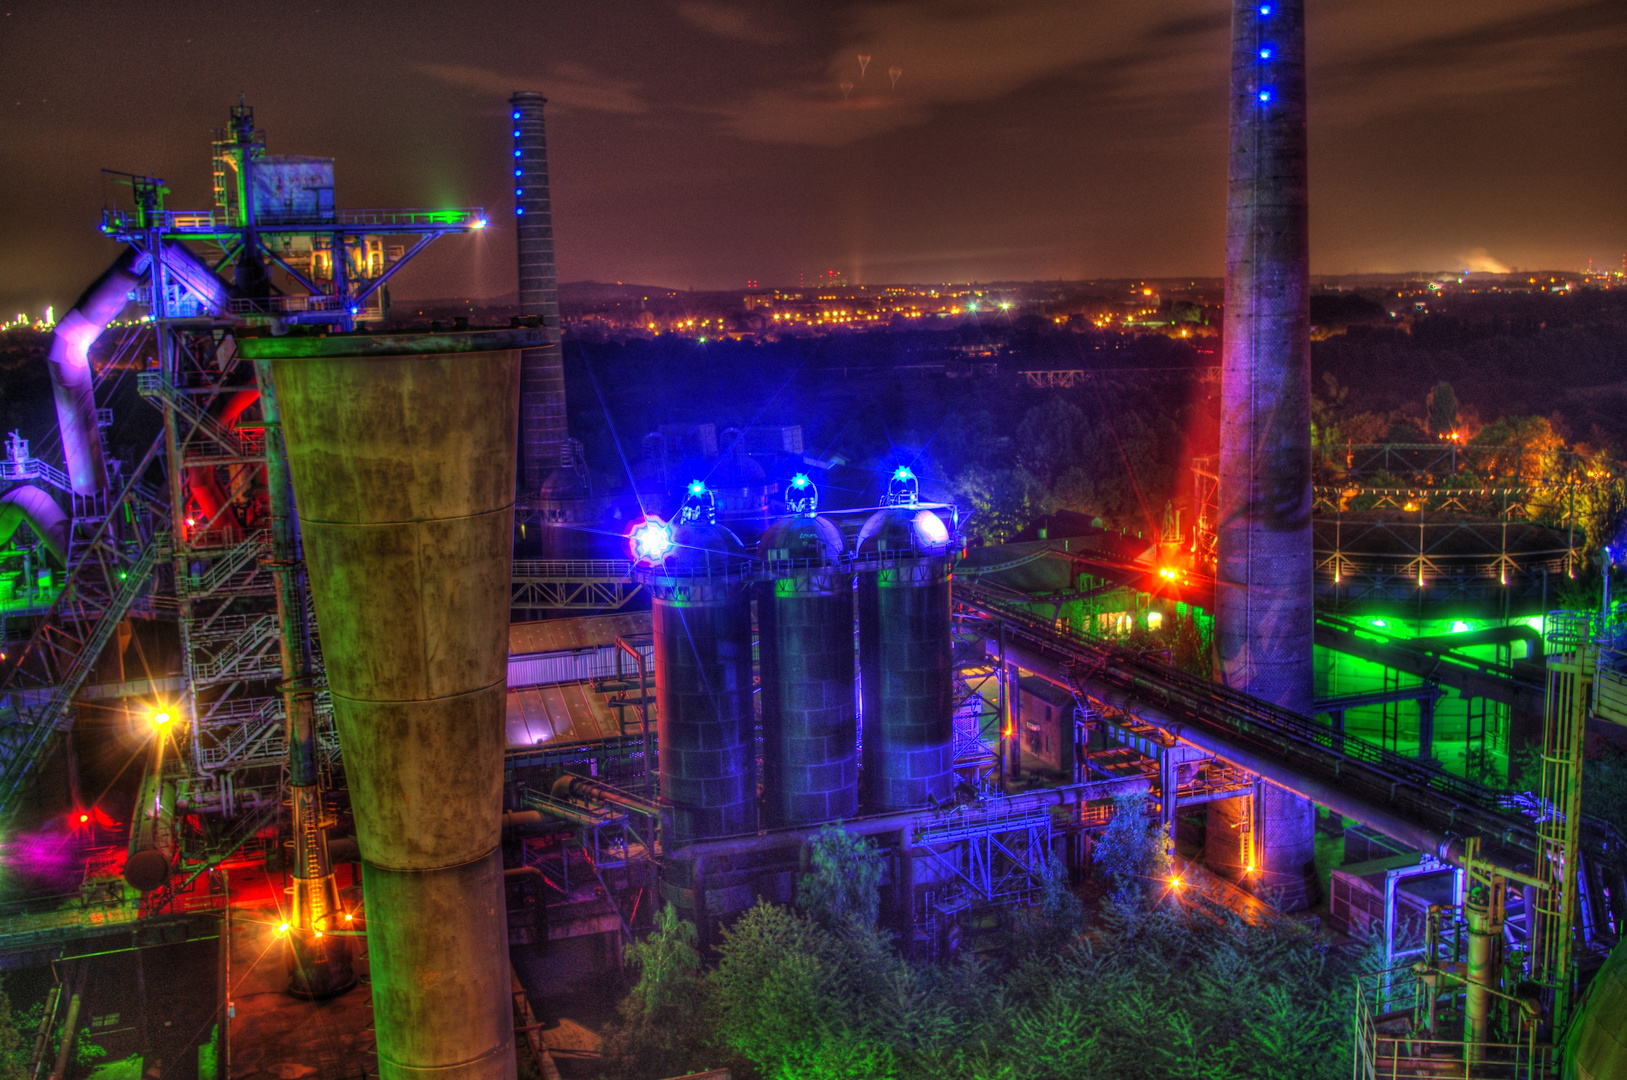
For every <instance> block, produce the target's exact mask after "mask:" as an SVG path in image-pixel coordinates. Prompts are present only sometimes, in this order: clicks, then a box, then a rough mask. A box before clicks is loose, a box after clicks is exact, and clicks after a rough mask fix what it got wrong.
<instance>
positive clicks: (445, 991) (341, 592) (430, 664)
mask: <svg viewBox="0 0 1627 1080" xmlns="http://www.w3.org/2000/svg"><path fill="white" fill-rule="evenodd" d="M539 338H540V334H539V333H538V331H536V330H533V329H517V330H488V331H471V332H459V333H445V334H439V333H437V334H404V335H359V334H346V335H342V336H340V335H335V336H332V337H317V336H311V337H301V336H288V337H276V338H245V339H243V341H242V343H241V345H240V349H241V351H242V352H243V353H244V354H245V355H246V356H247V358H249V359H251V360H269V361H271V366H272V371H273V375H274V382H275V386H276V392H277V397H278V403H279V405H280V406H281V413H282V431H283V436H284V439H285V441H286V445H287V452H288V463H289V470H290V473H291V475H292V480H293V487H294V495H295V504H296V507H297V511H298V514H299V521H300V532H301V535H302V537H303V540H304V548H305V556H306V560H307V564H308V571H309V575H310V582H311V594H312V598H313V600H314V601H315V605H316V614H317V619H318V622H319V624H320V626H321V630H322V646H323V654H324V657H325V660H326V665H327V675H328V686H329V688H330V690H331V692H332V695H333V706H334V714H335V718H336V720H337V722H338V727H339V737H340V742H341V746H342V747H343V750H344V756H345V766H346V775H347V777H348V780H349V785H350V793H351V805H352V809H353V810H354V813H355V816H356V828H357V834H358V841H359V844H360V848H361V856H362V874H363V885H364V890H365V895H366V914H367V947H368V955H369V959H370V961H371V968H372V991H373V1010H374V1019H375V1024H376V1028H377V1035H378V1055H379V1070H380V1077H381V1078H382V1080H404V1078H407V1077H412V1078H414V1080H425V1078H429V1077H445V1078H448V1080H452V1078H456V1080H512V1078H513V1076H514V1068H515V1058H514V1048H513V1021H512V1018H511V1010H510V998H509V993H510V987H509V970H508V951H507V945H508V940H507V926H506V918H505V911H504V902H503V864H502V855H501V852H500V850H499V847H498V835H499V831H500V824H501V815H502V781H503V750H504V745H505V739H504V732H503V712H504V699H505V692H506V685H505V684H506V681H507V680H506V674H507V670H506V660H507V651H508V604H509V589H510V576H511V573H512V538H513V520H514V518H513V514H514V461H515V444H516V431H517V427H518V423H517V421H518V416H517V409H516V404H517V402H518V400H519V377H520V351H519V350H520V349H522V348H529V347H532V346H534V345H535V344H536V343H537V342H538V339H539Z"/></svg>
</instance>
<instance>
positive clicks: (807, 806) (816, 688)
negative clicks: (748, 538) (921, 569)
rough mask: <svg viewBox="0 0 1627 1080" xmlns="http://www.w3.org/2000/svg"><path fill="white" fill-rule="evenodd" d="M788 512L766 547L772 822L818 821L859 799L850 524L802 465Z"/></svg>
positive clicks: (767, 793) (760, 606)
mask: <svg viewBox="0 0 1627 1080" xmlns="http://www.w3.org/2000/svg"><path fill="white" fill-rule="evenodd" d="M786 505H787V509H788V510H790V511H791V513H790V514H788V515H787V516H785V517H782V518H779V519H778V520H776V521H774V522H772V523H771V524H770V525H769V527H768V529H767V531H766V532H765V533H764V534H763V539H762V541H761V543H760V545H759V547H758V552H759V554H760V555H761V557H762V560H763V565H764V568H765V571H766V577H765V579H764V580H763V581H761V582H760V583H759V584H758V586H757V589H758V591H757V628H758V653H759V657H760V662H761V670H762V678H763V683H762V685H763V824H764V825H766V826H769V827H771V828H772V827H777V826H782V825H811V824H816V823H818V822H822V821H831V820H834V819H836V818H846V817H852V816H853V814H854V813H855V812H857V810H858V806H859V786H858V785H859V763H858V738H857V736H858V731H857V727H856V724H857V721H856V718H855V713H854V697H853V692H854V688H853V659H854V658H853V578H852V575H851V574H850V573H849V572H848V570H847V569H846V568H845V567H843V566H842V565H841V557H842V548H843V546H844V545H843V541H842V533H841V530H840V529H838V528H837V527H836V526H835V525H834V524H832V523H831V522H830V521H829V520H828V519H826V518H822V517H818V516H817V515H816V514H815V513H814V512H815V511H816V510H817V509H818V506H819V504H818V489H817V488H816V487H815V486H814V484H813V482H812V481H811V480H809V479H808V477H806V476H804V475H802V474H800V473H799V474H798V475H797V476H796V477H795V478H794V479H793V480H792V481H791V486H790V488H789V490H788V491H787V493H786Z"/></svg>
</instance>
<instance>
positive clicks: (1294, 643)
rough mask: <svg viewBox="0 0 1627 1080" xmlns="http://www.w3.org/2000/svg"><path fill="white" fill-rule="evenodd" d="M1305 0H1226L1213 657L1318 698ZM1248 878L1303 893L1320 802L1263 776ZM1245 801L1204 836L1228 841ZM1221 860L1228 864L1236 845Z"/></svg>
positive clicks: (1246, 680) (1299, 704)
mask: <svg viewBox="0 0 1627 1080" xmlns="http://www.w3.org/2000/svg"><path fill="white" fill-rule="evenodd" d="M1306 221H1307V169H1306V154H1305V5H1304V0H1233V4H1232V77H1231V152H1230V165H1229V170H1228V179H1227V215H1226V319H1225V340H1224V346H1223V348H1224V355H1223V358H1222V362H1221V364H1222V366H1221V372H1222V374H1221V379H1222V382H1221V398H1222V411H1221V427H1220V523H1219V529H1218V537H1217V540H1218V545H1219V551H1218V563H1217V567H1218V568H1217V572H1216V584H1215V593H1216V595H1215V602H1216V616H1215V653H1216V657H1215V662H1216V668H1217V676H1218V677H1219V678H1220V680H1221V681H1222V682H1224V683H1225V684H1226V685H1228V686H1232V687H1236V688H1238V689H1240V690H1244V691H1246V692H1248V693H1250V694H1253V695H1254V696H1256V697H1259V698H1262V699H1264V700H1266V701H1269V702H1271V703H1273V704H1276V705H1280V706H1282V707H1284V708H1287V709H1292V710H1294V711H1295V712H1299V713H1309V712H1310V711H1311V707H1312V700H1313V677H1312V651H1311V642H1312V633H1313V622H1314V613H1313V610H1312V581H1311V445H1310V440H1311V414H1310V399H1311V388H1310V382H1311V341H1310V307H1309V304H1310V301H1309V284H1310V282H1309V241H1308V233H1307V227H1306ZM1260 803H1261V805H1260V806H1259V813H1258V822H1257V824H1256V826H1255V827H1256V828H1258V830H1259V837H1260V851H1259V853H1258V857H1259V859H1260V863H1259V865H1258V866H1257V868H1256V869H1257V871H1258V877H1257V879H1256V881H1255V884H1256V887H1257V888H1258V889H1259V890H1260V891H1261V893H1262V894H1263V895H1275V896H1278V897H1280V901H1281V903H1282V905H1283V907H1284V908H1285V909H1287V910H1296V909H1298V908H1303V907H1306V906H1308V904H1309V903H1310V902H1311V890H1312V888H1313V886H1312V885H1311V884H1310V881H1311V879H1310V872H1311V870H1310V868H1311V864H1312V860H1313V858H1314V855H1315V820H1316V819H1315V808H1314V807H1313V806H1312V804H1311V803H1310V802H1309V801H1307V800H1305V799H1302V798H1300V797H1298V796H1297V795H1293V794H1291V793H1290V792H1288V791H1286V790H1284V789H1282V788H1279V787H1276V786H1275V785H1271V784H1267V785H1265V791H1264V795H1263V797H1262V798H1261V799H1260ZM1242 816H1243V815H1242V813H1241V812H1240V807H1237V806H1230V807H1229V806H1227V805H1226V804H1218V805H1216V806H1215V808H1214V809H1213V810H1212V811H1211V813H1210V829H1209V833H1210V835H1211V836H1214V837H1216V838H1217V840H1216V842H1217V844H1219V845H1220V846H1221V847H1223V848H1230V847H1235V846H1237V840H1236V839H1233V838H1235V837H1236V836H1237V835H1238V833H1240V832H1241V831H1242V830H1241V829H1240V828H1239V827H1238V826H1239V825H1240V824H1241V820H1240V819H1241V818H1242ZM1215 854H1216V855H1217V856H1219V857H1217V858H1216V859H1215V860H1214V861H1216V862H1217V863H1219V864H1224V863H1227V862H1228V861H1229V862H1230V863H1232V864H1235V863H1236V862H1237V861H1238V859H1237V856H1236V853H1235V852H1231V853H1226V854H1223V853H1222V852H1219V851H1217V852H1216V853H1215Z"/></svg>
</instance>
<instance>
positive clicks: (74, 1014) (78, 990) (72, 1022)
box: [50, 963, 86, 1080]
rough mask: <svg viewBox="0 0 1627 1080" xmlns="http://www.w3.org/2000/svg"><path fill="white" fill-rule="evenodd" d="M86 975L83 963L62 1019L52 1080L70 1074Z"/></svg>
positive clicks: (52, 1069) (60, 1079)
mask: <svg viewBox="0 0 1627 1080" xmlns="http://www.w3.org/2000/svg"><path fill="white" fill-rule="evenodd" d="M85 975H86V968H85V967H84V965H83V963H81V964H80V966H79V969H78V972H77V974H76V978H75V980H74V984H73V996H72V997H70V998H69V999H68V1014H67V1016H65V1017H64V1018H63V1021H62V1043H61V1045H60V1046H58V1047H57V1052H56V1064H55V1065H53V1066H52V1067H51V1076H50V1080H64V1078H65V1077H66V1076H67V1075H68V1061H69V1059H70V1058H71V1057H72V1056H73V1043H74V1038H75V1037H76V1036H77V1035H78V1034H79V1007H80V1005H82V1004H83V1003H84V999H85Z"/></svg>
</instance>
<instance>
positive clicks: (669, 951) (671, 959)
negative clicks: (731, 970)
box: [603, 904, 708, 1080]
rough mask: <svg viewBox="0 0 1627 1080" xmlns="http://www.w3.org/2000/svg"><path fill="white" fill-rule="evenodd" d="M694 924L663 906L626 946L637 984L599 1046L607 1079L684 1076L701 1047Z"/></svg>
mask: <svg viewBox="0 0 1627 1080" xmlns="http://www.w3.org/2000/svg"><path fill="white" fill-rule="evenodd" d="M695 940H696V936H695V924H694V923H692V922H689V921H688V920H687V919H680V918H679V917H678V909H677V908H675V907H673V906H672V905H671V904H668V905H667V906H666V907H664V908H662V909H661V914H660V915H659V916H657V918H656V926H655V930H654V932H652V933H651V934H650V936H649V937H648V938H647V939H645V940H644V941H642V942H635V943H634V944H632V945H629V946H628V947H627V953H626V959H627V963H628V964H629V965H630V966H631V967H633V968H635V969H637V970H638V972H639V978H638V982H637V983H635V984H634V986H633V988H632V989H631V990H630V991H628V994H627V996H626V997H625V998H623V999H622V1001H621V1004H620V1005H619V1006H618V1007H617V1012H618V1013H619V1014H620V1020H619V1022H618V1023H617V1025H616V1026H615V1027H614V1028H613V1029H612V1030H611V1031H610V1032H609V1033H608V1034H607V1035H606V1037H605V1040H604V1044H603V1054H604V1063H605V1068H606V1070H607V1071H608V1072H609V1074H610V1075H612V1076H619V1077H626V1078H627V1080H642V1078H644V1077H651V1076H674V1075H677V1074H679V1073H683V1072H688V1071H689V1069H690V1065H691V1064H693V1063H695V1062H696V1060H697V1058H698V1056H699V1054H700V1053H701V1051H702V1050H704V1048H705V1047H706V1045H707V1043H708V1039H707V1024H706V1023H705V1021H704V1019H703V1014H702V1009H703V995H702V988H703V987H702V982H701V957H700V953H699V952H698V951H697V950H696V948H695Z"/></svg>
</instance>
